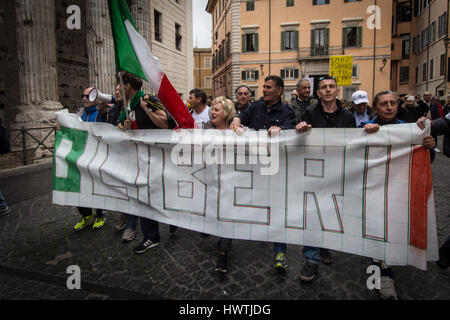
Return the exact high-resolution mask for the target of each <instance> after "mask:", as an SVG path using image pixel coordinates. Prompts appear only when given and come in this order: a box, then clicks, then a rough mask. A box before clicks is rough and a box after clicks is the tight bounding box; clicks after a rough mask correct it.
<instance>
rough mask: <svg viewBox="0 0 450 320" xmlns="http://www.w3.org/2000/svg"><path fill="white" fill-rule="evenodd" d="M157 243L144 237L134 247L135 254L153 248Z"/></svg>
mask: <svg viewBox="0 0 450 320" xmlns="http://www.w3.org/2000/svg"><path fill="white" fill-rule="evenodd" d="M158 245H159V241H158V242H156V241H155V242H152V241H151V240H150V239H144V241H142V243H141V244H140V245H138V246H137V247H136V248H134V253H135V254H141V253H144V252H145V251H147V250H148V249H151V248H154V247H156V246H158Z"/></svg>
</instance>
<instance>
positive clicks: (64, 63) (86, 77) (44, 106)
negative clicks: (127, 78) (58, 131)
mask: <svg viewBox="0 0 450 320" xmlns="http://www.w3.org/2000/svg"><path fill="white" fill-rule="evenodd" d="M127 3H128V5H129V7H130V10H131V12H132V15H133V18H134V20H135V23H136V25H137V27H138V29H139V32H140V33H141V34H142V35H143V36H144V38H145V39H147V42H148V43H149V46H150V48H151V49H152V52H153V55H154V56H156V57H157V58H159V59H160V61H161V64H162V67H163V70H164V71H165V73H166V74H167V76H168V78H169V80H170V81H171V82H172V84H173V86H174V87H175V89H176V90H177V91H178V93H179V95H180V96H181V97H182V99H184V100H186V99H187V97H188V92H189V90H190V89H191V88H192V87H193V71H192V70H193V57H192V40H191V39H192V2H191V1H189V0H127ZM73 5H74V6H76V7H78V8H79V13H80V19H79V21H80V27H79V28H75V29H69V28H68V25H67V22H68V19H69V18H70V17H71V16H72V14H73V11H68V7H69V6H73ZM156 16H158V17H159V18H158V19H159V21H155V17H156ZM0 28H1V29H2V32H1V33H0V41H1V43H2V44H1V45H0V66H1V70H0V117H1V118H2V119H3V125H4V126H6V127H7V128H9V129H11V128H20V127H40V126H46V125H54V123H55V116H54V113H55V111H57V110H60V109H62V108H68V109H69V110H70V111H74V110H76V109H77V108H79V107H80V106H81V105H82V103H81V94H82V91H83V89H84V88H85V87H88V86H95V87H97V88H98V89H99V90H100V91H102V92H106V93H111V94H112V93H114V87H115V73H116V70H115V63H114V44H113V40H112V34H111V25H110V18H109V13H108V4H107V0H71V1H63V0H42V1H35V0H5V1H1V2H0ZM156 29H158V30H156ZM157 33H158V34H157ZM144 90H145V91H147V92H151V89H150V87H149V86H148V85H147V84H145V85H144Z"/></svg>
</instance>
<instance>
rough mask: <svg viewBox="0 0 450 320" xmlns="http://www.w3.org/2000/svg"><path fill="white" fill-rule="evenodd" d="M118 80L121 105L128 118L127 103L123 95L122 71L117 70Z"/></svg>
mask: <svg viewBox="0 0 450 320" xmlns="http://www.w3.org/2000/svg"><path fill="white" fill-rule="evenodd" d="M119 82H120V90H121V91H122V100H123V107H124V108H125V115H126V117H127V119H128V103H127V98H126V97H125V87H124V85H123V79H122V72H121V71H119Z"/></svg>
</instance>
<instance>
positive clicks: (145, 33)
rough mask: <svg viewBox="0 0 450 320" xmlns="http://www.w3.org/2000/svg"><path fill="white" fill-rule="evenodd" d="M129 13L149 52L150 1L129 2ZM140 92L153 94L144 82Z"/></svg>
mask: <svg viewBox="0 0 450 320" xmlns="http://www.w3.org/2000/svg"><path fill="white" fill-rule="evenodd" d="M130 11H131V15H132V16H133V20H134V24H135V25H136V27H137V28H138V31H139V34H140V35H141V36H142V37H144V39H145V40H146V41H147V44H148V46H149V47H150V50H151V48H152V33H151V21H150V17H151V14H152V12H151V8H150V0H131V1H130ZM142 91H144V92H145V93H153V90H152V89H151V87H150V85H149V84H148V82H147V81H145V80H144V84H143V86H142Z"/></svg>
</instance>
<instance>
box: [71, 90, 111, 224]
mask: <svg viewBox="0 0 450 320" xmlns="http://www.w3.org/2000/svg"><path fill="white" fill-rule="evenodd" d="M92 89H94V88H92V87H89V88H86V89H84V92H83V95H82V96H81V98H82V99H83V108H82V109H81V110H80V113H79V115H80V117H81V119H82V120H83V121H86V122H102V121H103V119H102V114H101V110H100V108H99V105H98V103H97V101H90V100H89V94H90V92H91V91H92ZM77 209H78V212H79V213H80V214H81V216H82V217H83V218H82V219H81V221H80V222H78V223H77V224H76V225H75V226H74V227H73V228H74V229H75V230H76V231H80V230H83V229H84V228H86V227H87V226H88V225H90V224H91V223H92V222H94V225H93V227H92V229H94V230H96V229H101V228H102V227H103V226H104V225H105V218H104V217H103V209H96V210H95V214H94V212H93V211H94V210H93V209H92V208H83V207H77ZM94 218H95V221H94Z"/></svg>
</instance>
